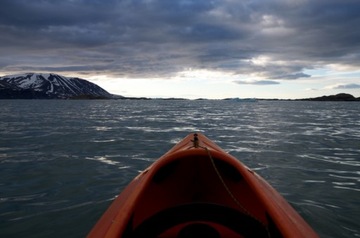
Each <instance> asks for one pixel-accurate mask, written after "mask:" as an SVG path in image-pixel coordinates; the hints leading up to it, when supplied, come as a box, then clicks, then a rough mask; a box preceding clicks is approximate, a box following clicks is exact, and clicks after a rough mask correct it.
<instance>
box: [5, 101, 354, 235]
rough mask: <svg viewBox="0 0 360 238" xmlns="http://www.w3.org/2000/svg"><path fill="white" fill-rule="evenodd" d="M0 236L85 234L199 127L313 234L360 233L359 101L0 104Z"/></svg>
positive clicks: (42, 102)
mask: <svg viewBox="0 0 360 238" xmlns="http://www.w3.org/2000/svg"><path fill="white" fill-rule="evenodd" d="M0 108H1V111H0V122H1V123H0V171H1V173H0V237H84V236H86V234H87V233H88V231H89V230H90V229H91V227H92V226H93V225H94V223H95V222H96V221H97V219H98V218H99V216H100V215H101V214H102V213H103V212H104V210H105V209H106V208H107V207H108V206H109V204H110V203H111V201H112V200H113V199H114V197H115V196H116V195H117V194H118V193H119V192H120V191H121V190H122V189H123V188H124V187H125V186H126V185H127V184H128V183H129V181H131V180H132V179H133V177H135V176H136V175H137V174H138V173H139V171H141V170H143V169H144V168H146V167H147V166H149V165H150V164H151V163H152V162H153V161H155V160H156V159H157V158H158V157H159V156H161V155H162V154H163V153H165V152H166V151H167V150H169V149H170V148H171V147H172V146H173V145H174V144H175V143H176V142H178V141H180V140H181V139H182V138H183V137H185V136H186V135H187V134H188V133H191V132H194V131H201V132H203V133H205V134H206V135H207V136H208V137H209V138H210V139H212V140H214V141H215V142H216V143H218V144H219V145H220V146H221V147H222V148H223V149H225V150H226V151H228V152H229V153H230V154H232V155H234V156H235V157H237V158H238V159H240V160H241V161H242V162H244V163H245V164H246V165H248V166H249V167H250V168H252V169H254V170H256V172H257V173H259V174H260V175H261V176H263V177H264V178H265V179H266V180H267V181H268V182H269V183H271V184H272V185H273V186H274V187H275V188H276V189H277V190H278V191H279V192H280V193H281V194H282V195H283V196H284V197H285V198H286V199H287V200H288V201H289V202H290V203H291V204H292V205H293V206H294V207H295V209H296V210H297V211H298V212H299V213H300V214H301V215H302V216H303V217H304V218H305V219H306V220H307V222H308V223H310V225H311V226H312V227H313V228H314V229H315V230H316V231H317V232H318V233H319V235H320V236H321V237H336V238H338V237H360V199H359V198H360V116H359V115H360V114H359V112H360V103H357V102H354V103H351V102H256V103H251V102H231V101H161V100H159V101H157V100H153V101H121V100H120V101H56V100H54V101H52V100H50V101H47V100H43V101H39V100H24V101H22V100H14V101H12V100H0Z"/></svg>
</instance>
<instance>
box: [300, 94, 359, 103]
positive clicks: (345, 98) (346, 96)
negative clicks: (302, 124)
mask: <svg viewBox="0 0 360 238" xmlns="http://www.w3.org/2000/svg"><path fill="white" fill-rule="evenodd" d="M298 101H360V97H359V98H356V97H354V96H353V95H351V94H347V93H339V94H336V95H330V96H322V97H316V98H305V99H298Z"/></svg>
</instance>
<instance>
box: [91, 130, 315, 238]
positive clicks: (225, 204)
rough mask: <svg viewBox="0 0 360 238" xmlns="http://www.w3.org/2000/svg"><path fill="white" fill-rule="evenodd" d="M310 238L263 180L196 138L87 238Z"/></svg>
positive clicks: (155, 168)
mask: <svg viewBox="0 0 360 238" xmlns="http://www.w3.org/2000/svg"><path fill="white" fill-rule="evenodd" d="M94 237H96V238H98V237H109V238H110V237H123V238H128V237H137V238H138V237H139V238H141V237H164V238H165V237H179V238H182V237H214V238H215V237H234V238H236V237H272V238H273V237H306V238H311V237H318V235H317V234H316V233H315V231H314V230H313V229H312V228H311V227H310V226H309V225H308V224H307V223H306V222H305V221H304V219H303V218H302V217H301V216H300V215H299V214H298V213H297V212H296V211H295V210H294V209H293V208H292V207H291V206H290V205H289V203H288V202H287V201H286V200H285V199H284V198H283V197H282V196H281V195H280V194H279V193H278V192H277V191H276V190H275V189H274V188H272V187H271V186H270V185H269V184H268V183H267V182H266V181H265V180H264V179H263V178H261V177H260V176H259V175H258V174H256V173H255V172H254V171H252V170H250V169H249V168H248V167H246V166H245V165H244V164H242V163H241V162H240V161H238V160H237V159H236V158H235V157H233V156H231V155H229V154H227V153H226V152H225V151H224V150H222V149H221V148H220V147H219V146H217V145H216V144H215V143H214V142H212V141H211V140H209V139H208V138H207V137H205V136H204V135H203V134H200V133H198V134H190V135H188V136H187V137H185V138H184V139H183V140H182V141H180V142H179V143H178V144H177V145H175V146H174V147H173V148H172V149H171V150H170V151H168V152H167V153H166V154H164V155H163V156H162V157H160V158H159V159H158V160H157V161H155V162H154V163H153V164H152V165H151V166H150V167H149V168H147V169H146V170H144V171H143V172H142V173H140V174H139V175H138V176H137V177H136V178H134V180H133V181H131V182H130V184H129V185H128V186H127V187H126V188H125V189H124V191H123V192H122V193H121V194H120V195H119V196H118V197H117V198H116V199H115V200H114V201H113V203H112V204H111V206H110V207H109V208H108V209H107V211H106V212H105V213H104V214H103V216H102V217H101V218H100V220H99V221H98V222H97V224H96V225H95V226H94V227H93V229H92V230H91V232H90V233H89V235H88V238H94Z"/></svg>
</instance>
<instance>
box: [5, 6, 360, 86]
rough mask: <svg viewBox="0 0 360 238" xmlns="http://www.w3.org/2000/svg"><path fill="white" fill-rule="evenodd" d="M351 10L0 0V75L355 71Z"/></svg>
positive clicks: (358, 20) (354, 14)
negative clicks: (340, 66) (324, 68)
mask: <svg viewBox="0 0 360 238" xmlns="http://www.w3.org/2000/svg"><path fill="white" fill-rule="evenodd" d="M359 12H360V2H359V1H358V0H317V1H310V0H269V1H260V0H252V1H250V0H249V1H233V0H223V1H220V0H214V1H209V0H177V1H168V0H133V1H130V0H122V1H121V0H107V1H100V0H63V1H50V0H32V1H27V0H2V1H0V32H1V34H0V53H1V54H0V70H2V71H29V70H32V71H44V70H51V71H55V72H57V71H61V72H64V71H69V72H79V71H80V72H81V73H84V74H89V73H99V74H101V73H106V74H112V75H120V76H124V77H171V76H173V75H176V73H178V72H180V71H182V70H184V69H188V68H193V69H196V68H197V69H208V70H217V71H224V72H229V73H233V74H235V75H236V74H238V75H246V74H254V73H256V74H257V75H258V76H261V77H262V78H266V79H275V80H276V79H283V80H286V79H292V80H294V79H298V78H304V77H310V75H307V74H305V73H304V72H303V71H304V69H312V68H316V67H322V66H324V65H327V64H334V63H336V64H345V65H350V66H351V65H355V66H358V65H359V60H360V53H359V52H360V30H359V29H360V28H358V27H357V26H358V25H359V24H360V15H359V14H358V13H359ZM262 57H266V59H267V60H266V61H261V60H260V62H259V60H257V59H259V58H262ZM264 82H267V81H264Z"/></svg>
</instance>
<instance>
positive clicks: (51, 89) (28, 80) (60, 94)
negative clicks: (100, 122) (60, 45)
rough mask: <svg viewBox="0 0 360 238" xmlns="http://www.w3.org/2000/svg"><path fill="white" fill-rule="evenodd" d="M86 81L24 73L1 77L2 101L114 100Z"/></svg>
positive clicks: (105, 92)
mask: <svg viewBox="0 0 360 238" xmlns="http://www.w3.org/2000/svg"><path fill="white" fill-rule="evenodd" d="M114 98H122V96H117V95H113V94H111V93H109V92H107V91H106V90H105V89H103V88H101V87H100V86H98V85H96V84H94V83H91V82H89V81H87V80H85V79H81V78H76V77H65V76H62V75H59V74H54V73H24V74H16V75H7V76H3V77H0V99H114Z"/></svg>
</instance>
